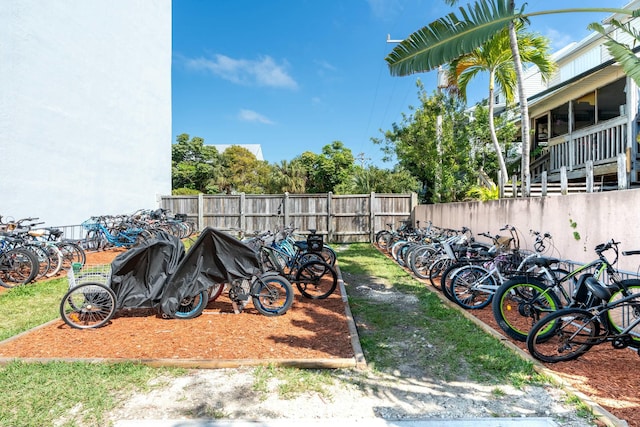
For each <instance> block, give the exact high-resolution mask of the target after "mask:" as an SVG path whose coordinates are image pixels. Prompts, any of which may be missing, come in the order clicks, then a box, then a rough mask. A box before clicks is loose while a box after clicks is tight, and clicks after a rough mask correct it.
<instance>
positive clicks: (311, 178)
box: [294, 141, 355, 193]
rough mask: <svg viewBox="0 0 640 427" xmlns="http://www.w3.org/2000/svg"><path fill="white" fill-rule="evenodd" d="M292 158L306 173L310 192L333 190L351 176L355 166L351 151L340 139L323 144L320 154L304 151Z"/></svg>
mask: <svg viewBox="0 0 640 427" xmlns="http://www.w3.org/2000/svg"><path fill="white" fill-rule="evenodd" d="M294 160H295V161H296V162H300V164H301V165H302V167H303V168H304V170H305V171H306V173H307V178H308V180H307V191H308V192H310V193H328V192H330V191H333V192H335V190H336V188H337V187H338V186H339V185H340V184H343V183H344V182H347V181H348V180H349V179H350V178H351V176H352V174H353V170H354V168H355V166H354V157H353V153H352V152H351V150H350V149H348V148H347V147H345V146H344V144H343V143H342V142H340V141H333V142H332V143H331V144H328V145H325V146H324V147H323V148H322V153H321V154H315V153H312V152H311V151H305V152H304V153H302V154H301V155H300V156H299V157H297V158H296V159H294Z"/></svg>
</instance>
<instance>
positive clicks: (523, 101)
mask: <svg viewBox="0 0 640 427" xmlns="http://www.w3.org/2000/svg"><path fill="white" fill-rule="evenodd" d="M509 7H510V8H511V10H514V9H515V1H514V0H511V1H510V2H509ZM509 40H510V41H511V52H512V53H513V64H514V66H515V69H516V76H517V79H518V97H519V101H520V126H521V129H522V163H521V180H522V183H521V185H522V189H523V191H522V194H523V195H524V196H525V197H528V196H529V194H528V193H529V188H528V186H527V183H528V182H529V179H530V176H531V174H530V172H529V147H530V146H531V143H530V139H529V105H528V103H527V96H526V94H525V93H524V73H523V71H522V61H521V60H520V50H519V49H518V38H517V35H516V26H515V23H514V22H513V21H511V22H509Z"/></svg>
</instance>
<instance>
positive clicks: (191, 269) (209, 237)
mask: <svg viewBox="0 0 640 427" xmlns="http://www.w3.org/2000/svg"><path fill="white" fill-rule="evenodd" d="M259 272H260V264H259V262H258V257H257V254H256V252H255V251H254V250H253V249H251V248H250V247H249V246H247V245H245V244H244V243H242V242H241V241H239V240H238V239H236V238H235V237H233V236H231V235H230V234H227V233H225V232H223V231H220V230H216V229H213V228H210V227H208V228H205V229H204V230H203V231H202V233H201V234H200V237H199V238H198V240H196V242H195V243H194V244H193V246H191V247H190V248H189V251H188V252H187V254H186V256H185V257H184V258H183V259H182V260H181V262H180V265H178V268H177V269H176V271H175V273H174V274H172V275H171V277H169V281H168V283H167V285H166V288H165V290H164V292H163V294H162V301H161V303H160V308H161V310H162V312H163V313H164V314H166V315H169V316H173V315H174V314H175V312H176V310H177V309H178V305H179V302H180V301H181V300H182V299H183V298H185V297H188V296H194V295H197V294H198V293H199V292H201V291H203V290H206V289H209V288H210V287H211V286H213V285H215V284H217V283H229V282H231V281H232V280H234V279H242V278H246V279H250V278H251V277H252V276H253V275H254V274H259Z"/></svg>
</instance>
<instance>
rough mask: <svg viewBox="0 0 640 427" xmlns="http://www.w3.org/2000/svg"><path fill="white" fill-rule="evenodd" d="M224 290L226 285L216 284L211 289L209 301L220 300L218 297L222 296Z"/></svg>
mask: <svg viewBox="0 0 640 427" xmlns="http://www.w3.org/2000/svg"><path fill="white" fill-rule="evenodd" d="M223 290H224V283H216V284H215V285H213V286H212V287H210V288H209V301H208V302H212V301H215V300H217V299H218V297H219V296H220V295H221V294H222V291H223Z"/></svg>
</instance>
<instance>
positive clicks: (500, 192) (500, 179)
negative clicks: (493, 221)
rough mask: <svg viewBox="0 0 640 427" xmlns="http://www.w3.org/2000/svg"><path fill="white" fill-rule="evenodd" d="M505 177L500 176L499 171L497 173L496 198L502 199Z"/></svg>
mask: <svg viewBox="0 0 640 427" xmlns="http://www.w3.org/2000/svg"><path fill="white" fill-rule="evenodd" d="M505 179H506V177H503V176H502V173H501V171H498V198H500V199H503V198H504V185H505Z"/></svg>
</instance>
